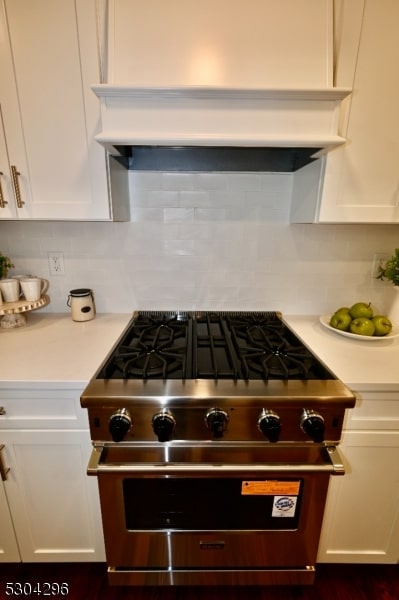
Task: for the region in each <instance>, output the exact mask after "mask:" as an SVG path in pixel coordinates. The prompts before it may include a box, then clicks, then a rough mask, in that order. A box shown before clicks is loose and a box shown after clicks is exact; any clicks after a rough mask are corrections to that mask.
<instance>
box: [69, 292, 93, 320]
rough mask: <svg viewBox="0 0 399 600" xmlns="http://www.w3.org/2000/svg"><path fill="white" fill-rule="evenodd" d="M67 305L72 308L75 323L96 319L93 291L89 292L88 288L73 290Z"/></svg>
mask: <svg viewBox="0 0 399 600" xmlns="http://www.w3.org/2000/svg"><path fill="white" fill-rule="evenodd" d="M67 304H68V306H70V307H71V314H72V320H73V321H90V320H91V319H94V315H95V314H96V309H95V306H94V296H93V290H89V289H88V288H79V289H77V290H71V291H70V292H69V296H68V302H67Z"/></svg>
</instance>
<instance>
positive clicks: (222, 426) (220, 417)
mask: <svg viewBox="0 0 399 600" xmlns="http://www.w3.org/2000/svg"><path fill="white" fill-rule="evenodd" d="M228 421H229V415H228V414H227V412H226V411H224V410H221V409H220V408H211V409H210V410H208V412H207V413H206V415H205V423H206V426H207V427H208V429H210V430H211V432H212V435H213V437H215V438H221V437H223V433H224V431H226V429H227V423H228Z"/></svg>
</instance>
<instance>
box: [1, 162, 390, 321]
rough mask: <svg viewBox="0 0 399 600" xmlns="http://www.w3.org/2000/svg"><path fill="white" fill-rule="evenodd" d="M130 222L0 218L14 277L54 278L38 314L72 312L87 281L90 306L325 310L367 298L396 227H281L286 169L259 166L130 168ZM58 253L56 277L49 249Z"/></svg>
mask: <svg viewBox="0 0 399 600" xmlns="http://www.w3.org/2000/svg"><path fill="white" fill-rule="evenodd" d="M129 177H130V181H129V184H130V203H131V221H130V222H128V223H100V222H53V221H45V222H44V221H0V251H1V252H3V253H4V254H7V255H8V256H10V257H11V258H12V260H13V262H14V263H15V269H14V270H13V271H12V272H11V274H13V273H14V274H19V273H34V274H37V275H40V276H42V277H45V278H47V279H49V280H50V291H49V293H50V297H51V303H50V305H49V306H47V307H46V308H44V309H42V310H45V311H52V312H68V311H69V310H70V309H69V308H68V307H67V298H68V293H69V290H71V289H74V288H78V287H88V288H91V289H93V291H94V295H95V300H96V307H97V311H98V312H131V311H132V310H134V309H142V310H144V309H152V310H153V309H160V310H168V309H170V310H176V309H180V310H194V309H204V310H212V309H215V310H281V311H282V312H283V313H286V314H294V313H295V314H300V313H303V314H314V313H316V314H318V313H324V312H329V311H331V310H332V309H334V308H336V307H337V306H338V305H341V304H350V303H352V302H355V301H359V300H364V301H372V302H373V303H374V304H375V305H376V306H378V308H379V309H380V310H381V312H382V311H384V310H385V309H386V307H387V303H388V305H389V299H390V293H391V291H392V290H391V289H390V286H389V285H388V284H385V283H382V282H380V281H377V280H375V279H374V278H373V277H372V273H371V266H372V260H373V255H374V253H375V252H386V253H388V254H391V253H392V252H393V250H394V248H395V247H396V246H399V229H398V227H397V226H395V225H294V224H290V223H289V211H290V198H291V185H292V177H291V175H287V174H273V173H266V174H259V173H255V174H253V173H227V174H226V173H151V172H130V173H129ZM53 251H60V252H63V254H64V264H65V274H64V275H57V276H52V275H50V272H49V262H48V252H53Z"/></svg>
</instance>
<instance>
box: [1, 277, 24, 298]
mask: <svg viewBox="0 0 399 600" xmlns="http://www.w3.org/2000/svg"><path fill="white" fill-rule="evenodd" d="M0 290H1V293H2V295H3V298H4V300H5V301H6V302H17V300H19V297H20V295H21V291H20V287H19V281H18V279H0Z"/></svg>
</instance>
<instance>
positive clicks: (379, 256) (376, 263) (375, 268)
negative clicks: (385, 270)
mask: <svg viewBox="0 0 399 600" xmlns="http://www.w3.org/2000/svg"><path fill="white" fill-rule="evenodd" d="M388 259H389V254H388V253H387V252H376V253H375V254H374V256H373V263H372V266H371V277H372V278H373V279H374V278H375V277H377V275H378V273H379V270H380V269H379V267H380V265H381V264H382V263H384V262H385V261H386V260H388Z"/></svg>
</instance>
